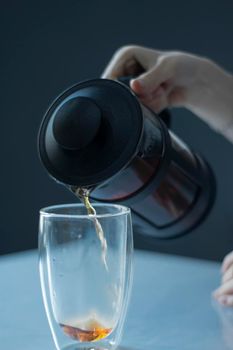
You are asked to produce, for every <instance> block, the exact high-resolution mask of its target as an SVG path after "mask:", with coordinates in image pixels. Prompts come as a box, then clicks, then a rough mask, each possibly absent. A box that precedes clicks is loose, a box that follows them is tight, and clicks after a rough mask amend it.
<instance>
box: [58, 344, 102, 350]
mask: <svg viewBox="0 0 233 350" xmlns="http://www.w3.org/2000/svg"><path fill="white" fill-rule="evenodd" d="M61 350H109V348H106V347H99V346H91V345H86V346H85V345H75V344H73V345H68V346H66V347H64V348H62V349H61Z"/></svg>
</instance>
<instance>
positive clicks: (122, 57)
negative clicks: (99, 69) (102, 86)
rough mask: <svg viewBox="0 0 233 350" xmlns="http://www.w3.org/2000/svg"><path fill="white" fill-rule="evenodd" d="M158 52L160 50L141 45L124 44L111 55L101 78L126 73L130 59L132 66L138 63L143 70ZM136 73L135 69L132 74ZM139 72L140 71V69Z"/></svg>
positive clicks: (114, 77)
mask: <svg viewBox="0 0 233 350" xmlns="http://www.w3.org/2000/svg"><path fill="white" fill-rule="evenodd" d="M159 54H160V51H156V50H152V49H149V48H144V47H141V46H133V45H131V46H125V47H123V48H121V49H119V50H118V51H117V52H116V53H115V54H114V55H113V57H112V59H111V60H110V62H109V64H108V65H107V67H106V69H105V71H104V72H103V74H102V78H109V79H116V78H117V77H119V76H123V75H126V73H127V65H128V64H129V63H128V62H130V61H134V68H135V67H136V64H137V65H140V67H142V68H143V70H146V69H148V68H149V67H150V66H151V65H152V64H153V63H152V62H154V61H155V59H156V58H157V57H158V56H159ZM137 68H138V67H137ZM136 73H137V69H136V70H134V71H133V75H134V74H135V75H136ZM139 73H141V71H140V72H139ZM139 73H138V74H139ZM128 75H130V74H128Z"/></svg>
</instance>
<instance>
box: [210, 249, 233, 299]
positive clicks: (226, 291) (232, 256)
mask: <svg viewBox="0 0 233 350" xmlns="http://www.w3.org/2000/svg"><path fill="white" fill-rule="evenodd" d="M221 272H222V281H221V286H220V287H219V288H218V289H216V290H215V291H214V294H213V295H214V297H215V298H216V299H217V300H218V301H219V302H220V304H223V305H226V306H233V251H232V252H230V253H229V254H227V255H226V256H225V258H224V260H223V263H222V268H221Z"/></svg>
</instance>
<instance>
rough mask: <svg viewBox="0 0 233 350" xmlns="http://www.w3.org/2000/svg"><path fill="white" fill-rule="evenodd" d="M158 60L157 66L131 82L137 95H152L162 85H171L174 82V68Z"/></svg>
mask: <svg viewBox="0 0 233 350" xmlns="http://www.w3.org/2000/svg"><path fill="white" fill-rule="evenodd" d="M164 62H165V61H163V60H162V61H161V60H158V62H157V63H156V64H155V66H154V67H153V68H152V69H150V70H148V71H147V72H146V73H143V74H141V75H140V76H139V77H137V78H136V79H133V80H131V82H130V86H131V88H132V89H133V90H134V91H135V92H136V93H142V92H144V94H145V93H151V92H153V91H154V90H156V89H157V88H158V87H159V86H160V85H164V86H166V85H169V83H170V82H171V80H172V67H171V66H170V65H169V64H167V63H164Z"/></svg>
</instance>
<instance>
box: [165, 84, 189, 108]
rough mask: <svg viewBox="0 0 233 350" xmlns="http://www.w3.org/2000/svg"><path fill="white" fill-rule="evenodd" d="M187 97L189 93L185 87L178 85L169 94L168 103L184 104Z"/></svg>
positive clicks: (176, 105) (172, 105) (175, 105)
mask: <svg viewBox="0 0 233 350" xmlns="http://www.w3.org/2000/svg"><path fill="white" fill-rule="evenodd" d="M186 99H187V93H186V90H185V88H183V87H176V88H174V89H172V91H171V92H170V93H169V95H168V104H169V106H171V107H179V106H183V105H184V103H185V101H186Z"/></svg>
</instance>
